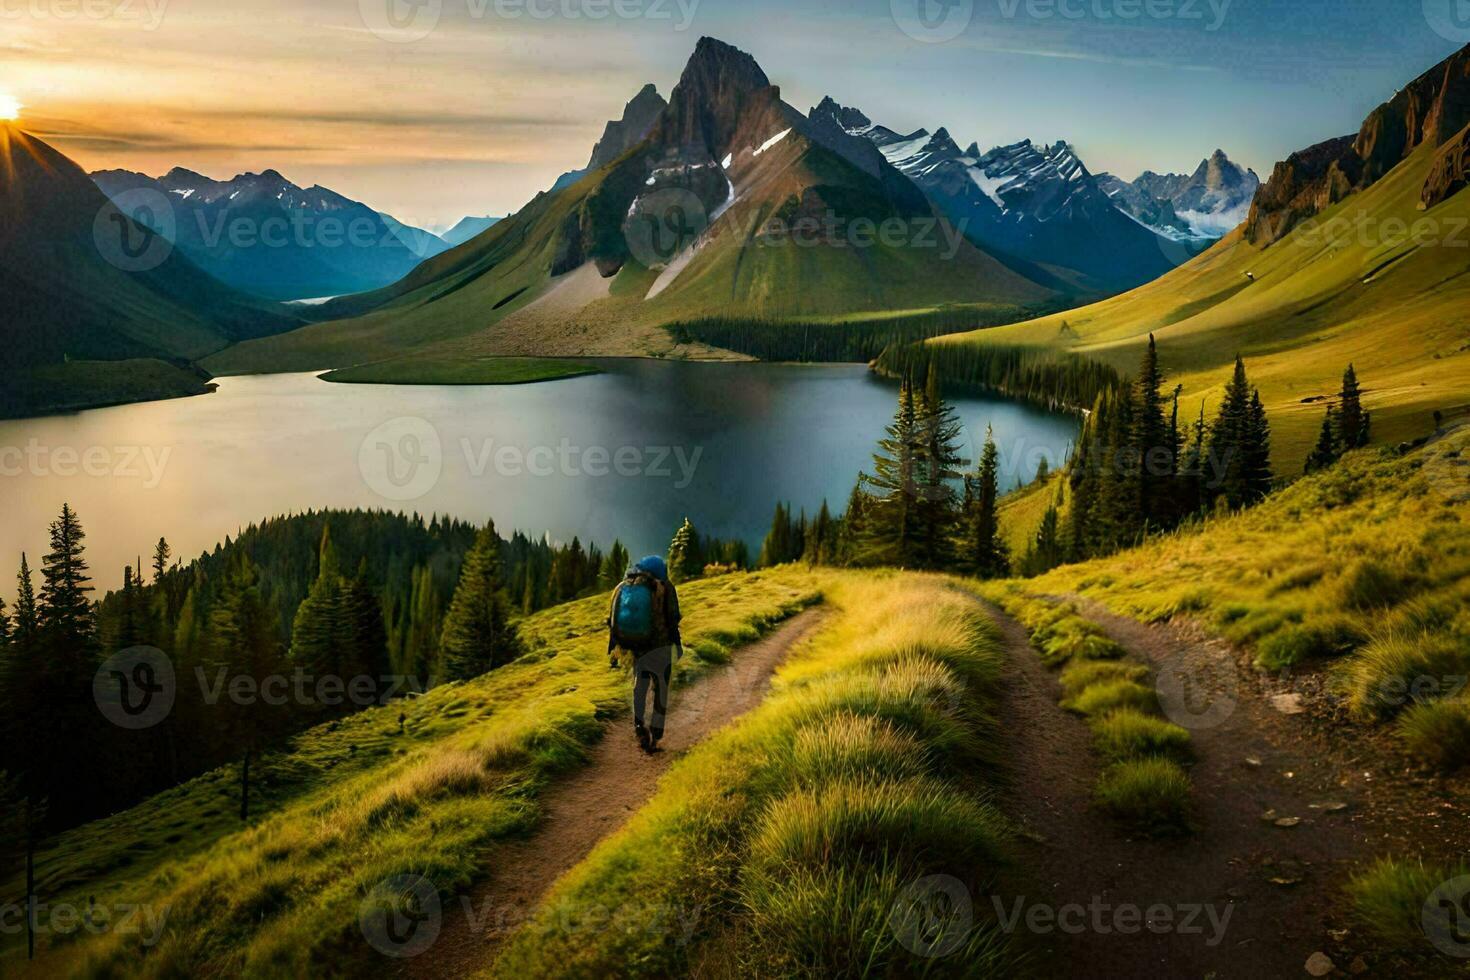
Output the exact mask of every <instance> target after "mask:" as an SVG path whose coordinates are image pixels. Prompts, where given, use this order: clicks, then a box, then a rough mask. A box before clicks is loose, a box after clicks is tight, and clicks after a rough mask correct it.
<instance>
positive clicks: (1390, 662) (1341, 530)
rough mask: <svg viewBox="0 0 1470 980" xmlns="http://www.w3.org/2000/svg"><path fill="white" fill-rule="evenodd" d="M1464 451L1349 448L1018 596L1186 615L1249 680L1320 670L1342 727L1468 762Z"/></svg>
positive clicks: (1448, 440) (1469, 429) (1449, 441)
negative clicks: (1375, 729)
mask: <svg viewBox="0 0 1470 980" xmlns="http://www.w3.org/2000/svg"><path fill="white" fill-rule="evenodd" d="M1466 453H1470V425H1461V426H1459V427H1458V428H1456V429H1452V430H1450V431H1449V432H1448V433H1446V434H1445V435H1444V436H1442V437H1441V438H1440V439H1438V440H1437V441H1434V442H1431V443H1430V444H1429V445H1428V446H1426V447H1424V448H1423V449H1419V450H1415V451H1413V452H1411V453H1408V454H1406V455H1399V454H1398V453H1397V452H1395V451H1392V450H1387V449H1383V450H1379V449H1366V450H1360V451H1358V452H1356V453H1352V454H1350V455H1349V456H1348V457H1347V458H1346V459H1345V460H1344V461H1343V462H1342V463H1340V464H1339V465H1337V466H1336V467H1334V468H1332V469H1331V470H1329V471H1327V472H1324V473H1320V474H1316V475H1313V476H1310V477H1307V478H1305V479H1303V480H1301V481H1299V482H1298V483H1296V484H1294V485H1293V486H1291V487H1289V488H1287V489H1286V490H1283V491H1281V492H1279V493H1277V494H1275V495H1274V496H1272V497H1271V498H1269V499H1268V500H1267V501H1266V503H1264V504H1262V505H1261V506H1259V507H1257V508H1255V509H1252V510H1248V511H1245V512H1243V513H1241V514H1238V515H1234V516H1228V517H1219V518H1212V519H1209V520H1207V521H1205V522H1203V523H1202V524H1200V525H1197V526H1190V527H1186V528H1184V529H1182V530H1180V531H1178V532H1175V533H1173V534H1169V535H1166V536H1163V537H1159V538H1156V539H1154V540H1152V541H1150V542H1148V543H1146V544H1145V545H1144V546H1142V547H1140V548H1136V549H1133V550H1130V551H1126V552H1123V553H1121V554H1119V555H1116V556H1114V557H1111V558H1104V559H1099V560H1096V561H1090V562H1086V563H1084V564H1080V565H1073V566H1067V567H1063V568H1060V569H1057V570H1056V571H1053V572H1051V573H1049V574H1047V575H1044V576H1042V577H1040V578H1039V579H1034V580H1031V581H1029V582H1028V583H1027V585H1026V587H1027V590H1028V591H1030V592H1032V593H1034V594H1038V595H1058V594H1066V593H1072V592H1076V593H1081V594H1083V595H1087V596H1090V597H1093V598H1096V599H1099V600H1101V601H1102V602H1104V603H1105V604H1107V605H1108V606H1110V607H1112V608H1113V609H1114V610H1116V611H1118V612H1120V613H1123V614H1126V615H1130V616H1134V617H1137V618H1139V619H1142V620H1145V621H1154V620H1160V619H1165V618H1169V617H1172V616H1176V615H1183V616H1189V617H1193V618H1197V619H1200V620H1202V621H1204V622H1205V624H1206V625H1207V626H1208V627H1209V628H1210V629H1211V630H1212V631H1214V632H1218V633H1220V634H1221V635H1223V636H1225V637H1226V638H1228V639H1230V640H1232V641H1234V642H1237V643H1240V644H1243V645H1245V646H1246V647H1247V648H1249V649H1250V650H1252V651H1253V652H1254V655H1255V660H1256V663H1257V665H1258V666H1259V667H1260V668H1261V669H1264V670H1270V671H1279V670H1283V669H1288V668H1289V669H1291V670H1293V671H1308V672H1312V671H1325V672H1326V674H1327V678H1328V681H1329V689H1330V691H1331V692H1332V693H1333V695H1334V697H1336V698H1337V699H1339V700H1340V702H1341V704H1342V705H1343V706H1344V707H1345V708H1346V709H1347V710H1348V711H1349V712H1350V713H1351V714H1352V716H1354V717H1356V718H1358V719H1360V720H1362V721H1364V722H1378V721H1389V720H1396V721H1397V723H1398V725H1399V728H1400V733H1401V735H1402V736H1403V737H1404V738H1405V740H1406V747H1407V748H1408V749H1409V751H1410V753H1411V754H1412V755H1414V756H1415V757H1416V758H1418V759H1419V761H1422V762H1426V763H1430V764H1440V763H1448V764H1454V765H1458V764H1461V763H1465V762H1470V700H1467V699H1466V697H1465V695H1464V693H1463V692H1461V691H1459V689H1458V688H1459V686H1460V685H1457V684H1455V683H1453V680H1452V679H1453V678H1457V677H1458V678H1463V677H1465V676H1467V675H1470V480H1467V467H1466V465H1465V460H1466V458H1467V457H1466V455H1465V454H1466ZM1416 682H1419V683H1416ZM1430 682H1432V683H1430ZM1416 705H1423V706H1424V707H1422V708H1420V707H1416ZM1457 718H1462V719H1463V721H1457V720H1456V719H1457ZM1457 732H1458V733H1459V734H1456V733H1457Z"/></svg>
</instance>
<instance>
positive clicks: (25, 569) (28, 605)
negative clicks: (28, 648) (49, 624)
mask: <svg viewBox="0 0 1470 980" xmlns="http://www.w3.org/2000/svg"><path fill="white" fill-rule="evenodd" d="M40 628H41V623H40V613H39V611H38V610H37V609H36V590H35V586H34V585H33V583H32V581H31V566H30V565H28V564H27V563H26V556H25V552H21V555H20V573H19V574H18V575H17V576H16V599H15V618H14V621H13V623H12V627H11V638H12V639H13V640H14V641H15V642H16V643H17V644H24V643H29V642H32V641H33V640H35V638H36V634H37V633H38V632H39V631H40Z"/></svg>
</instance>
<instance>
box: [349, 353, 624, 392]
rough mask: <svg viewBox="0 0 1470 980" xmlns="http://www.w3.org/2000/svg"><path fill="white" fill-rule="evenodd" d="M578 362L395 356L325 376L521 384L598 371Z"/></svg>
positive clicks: (397, 381) (379, 380) (404, 381)
mask: <svg viewBox="0 0 1470 980" xmlns="http://www.w3.org/2000/svg"><path fill="white" fill-rule="evenodd" d="M597 373H598V370H597V368H595V367H593V366H592V365H590V364H578V363H577V362H576V361H563V360H554V359H549V358H534V357H486V358H478V359H473V360H448V359H445V360H439V359H434V358H423V357H420V358H395V359H394V360H391V361H378V362H377V363H375V364H364V365H362V366H360V367H355V368H344V369H343V370H341V371H330V372H328V373H326V374H324V375H322V380H323V381H331V382H335V383H338V384H386V385H521V384H534V383H536V382H538V381H557V380H560V379H562V378H578V377H582V376H583V375H588V374H597Z"/></svg>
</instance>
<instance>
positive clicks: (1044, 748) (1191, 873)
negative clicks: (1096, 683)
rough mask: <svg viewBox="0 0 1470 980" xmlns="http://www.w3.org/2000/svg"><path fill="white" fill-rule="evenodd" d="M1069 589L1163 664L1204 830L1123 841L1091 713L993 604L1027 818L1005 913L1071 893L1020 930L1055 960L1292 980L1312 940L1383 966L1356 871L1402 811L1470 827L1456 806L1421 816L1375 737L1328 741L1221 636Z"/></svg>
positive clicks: (1393, 837) (1002, 898) (1015, 795)
mask: <svg viewBox="0 0 1470 980" xmlns="http://www.w3.org/2000/svg"><path fill="white" fill-rule="evenodd" d="M1065 598H1066V599H1069V600H1070V601H1073V602H1075V603H1077V605H1078V607H1079V609H1080V611H1081V612H1082V614H1083V615H1084V616H1086V617H1087V618H1089V619H1091V620H1092V621H1093V622H1095V623H1097V624H1098V625H1099V626H1101V627H1102V628H1103V629H1104V630H1105V631H1106V632H1107V633H1108V634H1109V635H1110V636H1111V637H1112V638H1113V639H1114V640H1115V641H1117V642H1118V643H1120V644H1122V645H1123V646H1124V647H1126V648H1127V649H1128V650H1129V651H1130V653H1132V654H1133V655H1134V656H1135V657H1136V658H1137V659H1138V660H1139V661H1140V662H1143V663H1146V664H1148V665H1149V666H1150V667H1152V668H1153V669H1154V670H1155V671H1156V673H1157V677H1158V684H1157V686H1158V688H1159V693H1160V701H1161V705H1162V707H1163V708H1164V711H1165V713H1166V714H1167V715H1168V716H1169V717H1170V718H1171V719H1172V720H1174V721H1176V722H1177V723H1180V724H1183V725H1185V727H1187V728H1189V729H1190V731H1191V735H1192V741H1193V748H1194V752H1195V756H1196V761H1195V763H1194V764H1193V765H1192V766H1191V768H1190V776H1191V780H1192V782H1193V800H1194V804H1195V812H1196V818H1195V823H1196V832H1195V833H1194V834H1193V835H1191V836H1189V837H1185V838H1179V839H1171V840H1144V839H1130V838H1129V837H1128V836H1127V834H1126V833H1125V832H1124V831H1123V830H1122V829H1120V828H1119V827H1118V826H1117V825H1116V824H1114V823H1113V822H1112V821H1111V820H1109V819H1108V818H1107V817H1105V816H1103V815H1102V814H1100V813H1098V812H1097V811H1096V810H1093V809H1092V807H1091V804H1092V787H1093V783H1094V781H1095V779H1096V776H1097V771H1098V760H1097V756H1096V754H1095V753H1094V752H1093V751H1092V749H1091V745H1090V735H1089V732H1088V730H1087V727H1086V725H1085V724H1084V723H1083V722H1082V721H1081V720H1079V719H1077V718H1076V717H1074V716H1072V715H1069V714H1068V713H1067V712H1065V711H1063V710H1062V709H1061V708H1060V707H1058V706H1057V701H1058V698H1059V697H1060V691H1059V689H1058V685H1057V682H1056V679H1055V676H1054V675H1053V673H1052V672H1051V671H1049V670H1047V669H1046V668H1045V667H1044V666H1043V665H1042V664H1041V662H1040V659H1039V658H1038V657H1037V655H1036V653H1035V652H1034V651H1033V650H1032V649H1031V647H1030V644H1029V643H1028V641H1027V637H1026V633H1025V630H1024V629H1023V628H1022V627H1021V626H1020V625H1019V624H1018V623H1016V622H1015V621H1014V620H1011V619H1010V618H1009V617H1007V616H1006V615H1005V614H1004V613H1003V612H1001V611H1000V610H998V609H995V608H994V607H991V608H992V612H993V613H994V615H995V617H996V620H997V622H998V623H999V624H1000V625H1001V629H1002V632H1003V635H1004V640H1005V648H1006V652H1007V661H1008V666H1007V671H1008V674H1007V677H1006V686H1005V688H1004V690H1005V696H1004V697H1003V698H1002V699H1001V704H1000V711H1001V713H1002V721H1003V730H1004V731H1005V732H1006V733H1008V735H1009V740H1010V744H1009V745H1008V749H1007V755H1008V757H1009V758H1010V759H1011V760H1012V763H1013V766H1012V769H1013V779H1012V780H1011V782H1010V784H1009V786H1008V788H1007V790H1006V799H1005V800H1004V805H1005V806H1006V808H1007V810H1008V812H1010V813H1011V814H1012V815H1013V817H1015V818H1016V819H1017V820H1018V821H1019V822H1020V823H1021V825H1022V828H1023V832H1024V838H1023V841H1022V843H1021V849H1022V853H1021V855H1020V856H1019V860H1018V862H1017V868H1016V870H1015V871H1014V872H1011V873H1010V874H1008V875H1007V876H1006V877H1005V878H1004V879H1003V880H1002V882H1001V884H1000V886H999V888H998V889H997V891H998V892H999V896H998V897H997V899H995V901H996V902H997V903H998V904H1003V905H1004V906H1005V910H1006V913H1007V914H1014V912H1015V910H1016V908H1017V902H1018V900H1019V899H1023V898H1024V901H1023V902H1021V903H1020V907H1021V908H1023V909H1030V908H1032V907H1034V906H1044V907H1046V908H1047V909H1053V910H1059V909H1063V908H1066V907H1069V906H1070V907H1071V911H1070V912H1069V913H1067V914H1068V915H1069V916H1070V918H1067V919H1066V920H1065V921H1066V924H1067V925H1068V926H1069V928H1068V929H1067V930H1066V931H1063V930H1062V929H1061V928H1060V927H1059V925H1052V926H1050V927H1048V926H1047V925H1046V920H1045V919H1044V918H1043V919H1038V921H1039V922H1041V923H1042V925H1041V927H1040V928H1028V926H1027V924H1026V920H1024V919H1023V920H1021V921H1020V923H1019V924H1018V925H1017V927H1016V928H1017V929H1018V931H1020V932H1021V933H1023V934H1033V935H1032V938H1033V939H1034V946H1035V949H1036V952H1037V955H1038V959H1039V961H1040V962H1041V963H1042V964H1044V965H1045V968H1046V971H1047V973H1049V974H1051V975H1058V976H1089V977H1098V978H1114V977H1129V978H1131V977H1180V978H1189V977H1199V978H1204V977H1214V978H1218V980H1229V978H1234V977H1248V978H1260V977H1295V976H1306V975H1308V974H1307V972H1306V964H1307V961H1308V959H1309V958H1311V957H1312V956H1313V954H1315V953H1318V952H1321V953H1324V954H1325V955H1327V956H1329V957H1330V958H1331V959H1332V961H1333V963H1334V965H1335V967H1336V970H1337V971H1341V972H1340V973H1339V974H1338V975H1342V974H1345V973H1348V972H1350V971H1352V970H1353V968H1354V967H1355V966H1356V969H1357V971H1364V968H1365V967H1366V968H1368V969H1371V970H1372V973H1374V974H1379V973H1380V972H1381V971H1382V969H1383V968H1385V967H1386V966H1387V965H1388V964H1385V963H1375V962H1374V960H1375V957H1374V956H1373V954H1372V953H1371V951H1369V950H1368V949H1367V946H1368V944H1367V943H1366V942H1365V941H1364V940H1363V938H1362V937H1359V936H1356V935H1355V934H1354V931H1353V929H1352V928H1351V924H1350V923H1347V922H1343V921H1339V920H1340V917H1341V914H1342V913H1341V909H1342V886H1343V884H1344V883H1345V882H1346V880H1347V877H1348V874H1349V873H1350V870H1351V869H1352V868H1355V867H1356V866H1358V865H1359V864H1360V863H1362V862H1364V861H1367V860H1370V859H1371V858H1373V857H1375V856H1378V855H1381V854H1383V853H1385V852H1391V851H1393V850H1394V849H1395V843H1396V842H1397V841H1398V840H1400V839H1401V838H1402V837H1403V835H1404V834H1405V833H1406V832H1407V827H1408V824H1407V821H1409V820H1415V821H1417V824H1416V825H1415V826H1414V828H1413V836H1414V837H1416V838H1417V839H1418V841H1419V842H1420V843H1421V844H1423V843H1426V842H1427V841H1431V840H1442V839H1443V838H1442V837H1441V835H1442V834H1445V833H1450V834H1452V835H1453V834H1454V833H1456V832H1461V831H1470V826H1467V823H1466V815H1465V813H1464V812H1463V811H1462V810H1455V811H1453V812H1450V813H1446V812H1444V811H1442V810H1440V811H1438V812H1435V813H1433V814H1426V813H1425V812H1424V810H1423V809H1422V808H1421V807H1422V803H1421V802H1420V801H1419V800H1418V799H1417V795H1416V794H1414V793H1409V794H1407V795H1406V794H1405V786H1404V781H1403V780H1402V779H1401V778H1400V774H1398V773H1395V772H1393V771H1391V769H1390V768H1388V767H1391V766H1392V763H1391V762H1389V761H1387V760H1388V757H1387V756H1383V755H1381V754H1380V753H1378V752H1375V751H1373V750H1372V748H1371V747H1365V746H1362V745H1357V746H1353V745H1352V744H1351V742H1352V740H1351V739H1348V740H1347V741H1348V742H1349V746H1348V747H1347V748H1344V747H1343V746H1342V745H1340V744H1339V745H1337V746H1334V747H1329V746H1328V744H1327V739H1325V738H1324V737H1322V735H1323V733H1321V732H1318V731H1315V730H1314V729H1313V727H1312V724H1311V721H1310V719H1309V716H1308V715H1306V714H1287V713H1284V712H1283V711H1282V710H1281V709H1280V708H1279V707H1278V706H1276V705H1275V704H1274V703H1273V702H1272V700H1271V699H1272V697H1274V696H1275V694H1276V693H1277V692H1276V691H1274V690H1273V689H1272V687H1271V686H1270V685H1269V684H1265V683H1262V682H1260V681H1257V680H1255V679H1254V677H1253V675H1252V674H1251V673H1250V672H1249V671H1247V670H1245V669H1244V668H1243V665H1242V664H1241V663H1240V662H1239V661H1238V654H1237V653H1236V651H1235V650H1233V648H1231V647H1230V646H1229V645H1228V644H1225V643H1223V642H1221V641H1218V640H1212V639H1209V638H1206V637H1204V636H1202V635H1194V634H1193V633H1192V632H1191V630H1189V629H1188V628H1176V627H1173V626H1168V625H1160V626H1146V625H1143V624H1141V623H1138V622H1136V621H1134V620H1131V619H1126V618H1124V617H1119V616H1114V615H1111V614H1109V613H1108V612H1107V611H1106V610H1105V609H1103V608H1102V607H1101V606H1099V605H1097V604H1095V603H1091V602H1089V601H1087V600H1084V599H1080V598H1078V597H1075V596H1068V597H1065ZM1335 741H1338V742H1341V741H1342V740H1341V739H1336V740H1335ZM1389 797H1392V798H1393V800H1394V801H1395V803H1394V805H1392V806H1389V805H1386V800H1387V799H1388V798H1389ZM1426 816H1432V818H1433V819H1432V820H1426V819H1425V818H1426ZM1277 821H1282V823H1281V824H1278V822H1277ZM1460 839H1465V838H1463V837H1462V838H1460ZM1124 909H1126V911H1124ZM1151 909H1152V911H1151ZM1037 914H1038V915H1044V913H1037ZM1227 916H1228V918H1227ZM1186 919H1188V920H1189V921H1187V922H1186ZM1055 921H1057V922H1061V921H1063V920H1055ZM1079 922H1080V923H1081V927H1080V928H1077V925H1078V923H1079ZM1155 930H1156V931H1155ZM1360 956H1361V957H1363V958H1362V959H1361V960H1359V957H1360ZM1401 968H1402V966H1401V965H1400V964H1395V965H1394V967H1393V969H1394V972H1395V974H1396V975H1404V974H1403V973H1402V972H1399V971H1400V969H1401Z"/></svg>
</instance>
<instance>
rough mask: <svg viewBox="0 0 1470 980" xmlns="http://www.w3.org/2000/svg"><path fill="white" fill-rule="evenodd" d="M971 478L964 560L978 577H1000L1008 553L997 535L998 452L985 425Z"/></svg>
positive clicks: (1007, 566)
mask: <svg viewBox="0 0 1470 980" xmlns="http://www.w3.org/2000/svg"><path fill="white" fill-rule="evenodd" d="M970 479H971V480H972V481H973V483H972V485H971V488H970V489H969V491H968V498H969V513H968V514H967V515H966V516H967V518H968V525H969V526H968V529H967V530H968V534H967V535H966V541H965V556H964V557H965V562H966V565H967V566H968V567H969V569H970V570H971V571H972V572H974V573H975V574H976V575H978V576H980V577H981V578H999V577H1002V576H1004V575H1006V574H1008V573H1009V571H1010V556H1009V554H1008V553H1007V549H1006V546H1005V542H1004V541H1002V540H1001V537H1000V513H999V501H1000V484H999V479H1000V452H999V451H998V450H997V449H996V448H995V438H994V435H993V433H992V432H991V431H990V430H988V429H987V430H986V432H985V448H984V449H983V450H981V453H980V468H979V470H978V471H977V472H976V473H975V474H974V475H973V476H972V477H970Z"/></svg>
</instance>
